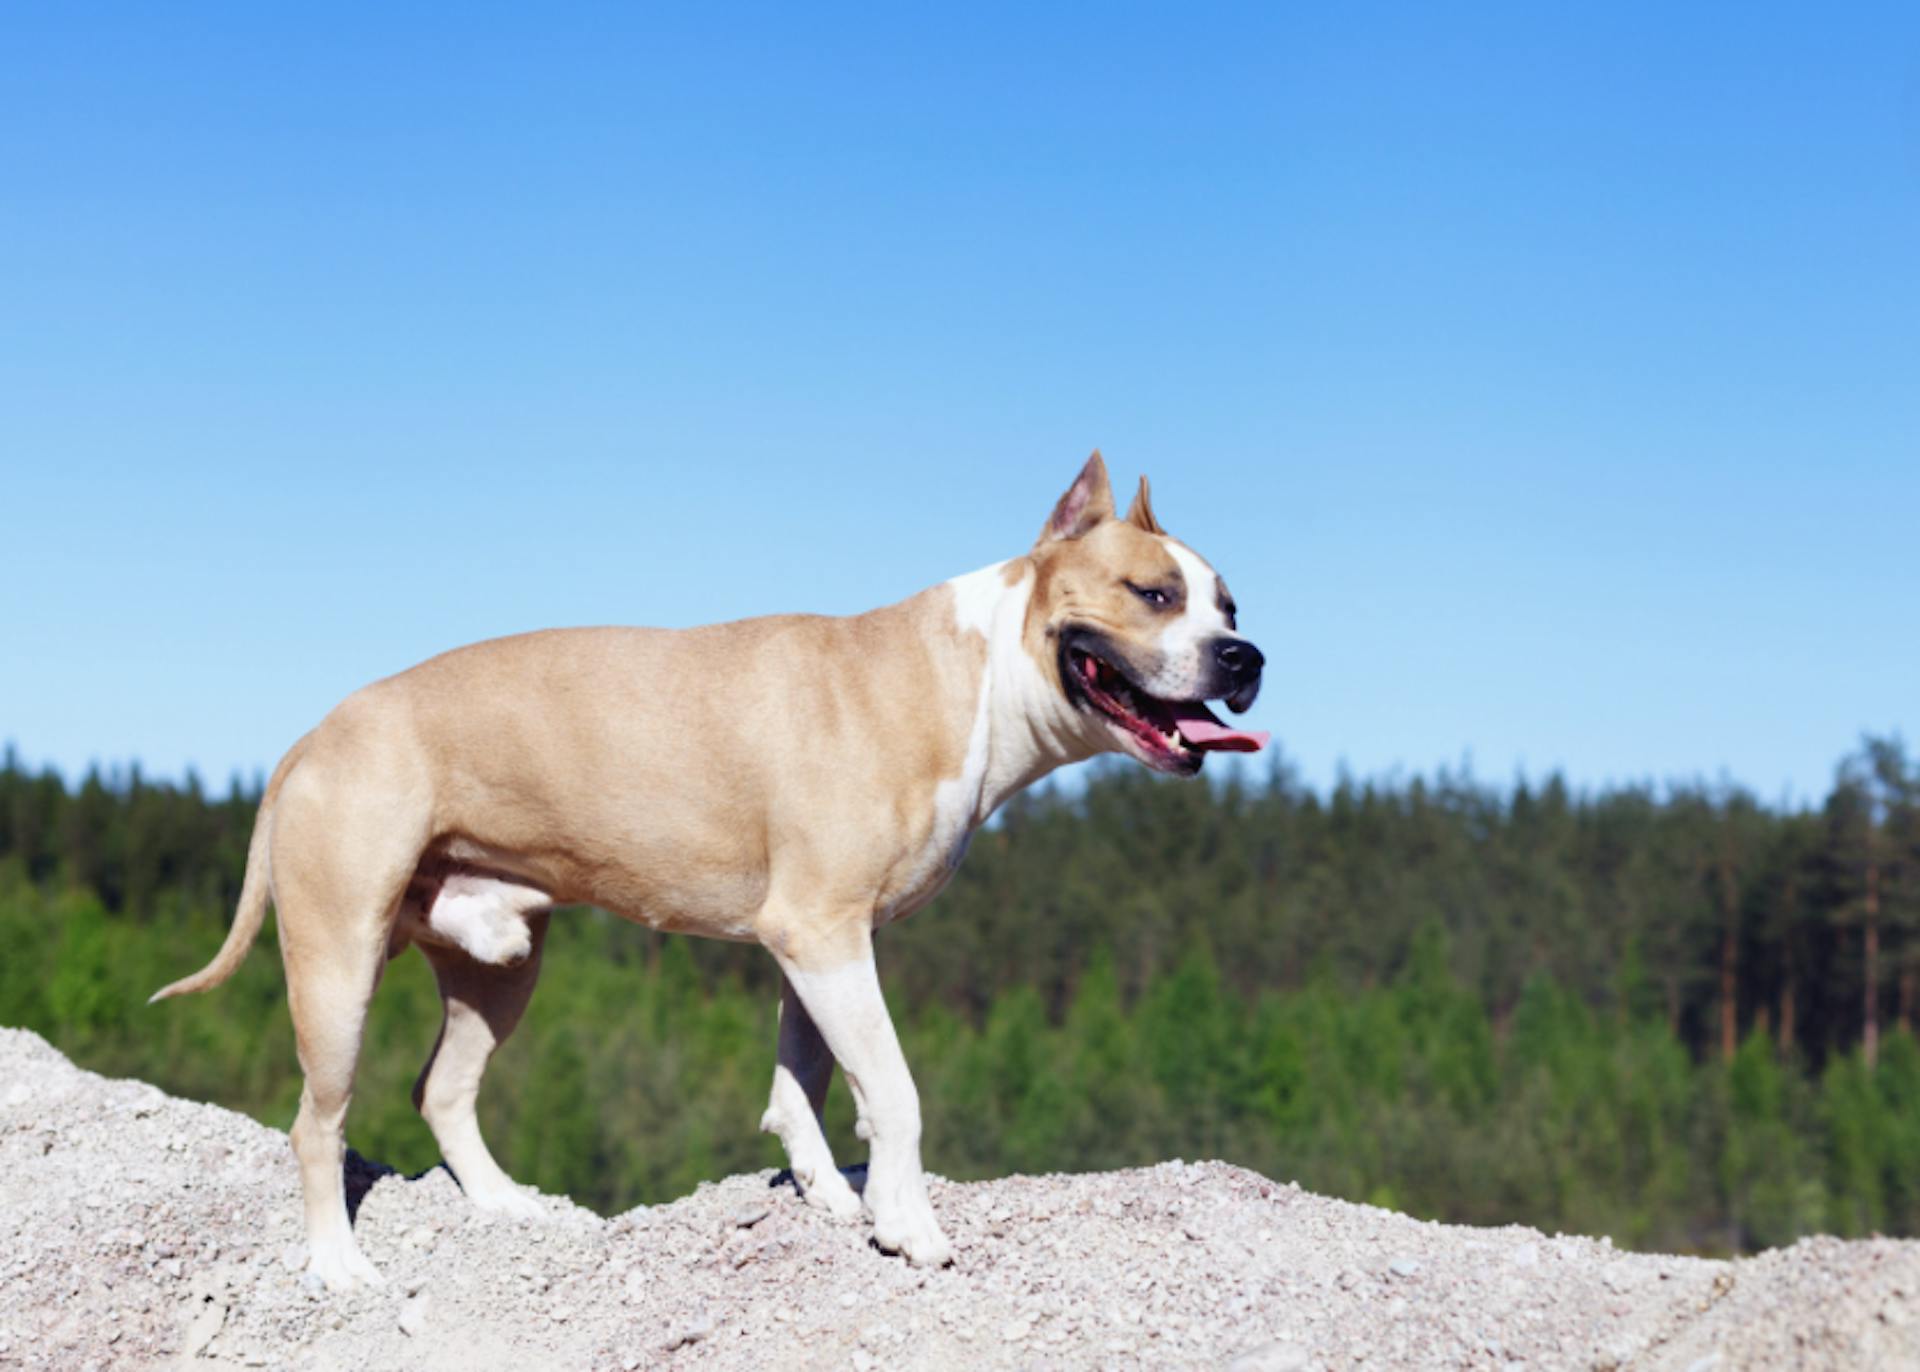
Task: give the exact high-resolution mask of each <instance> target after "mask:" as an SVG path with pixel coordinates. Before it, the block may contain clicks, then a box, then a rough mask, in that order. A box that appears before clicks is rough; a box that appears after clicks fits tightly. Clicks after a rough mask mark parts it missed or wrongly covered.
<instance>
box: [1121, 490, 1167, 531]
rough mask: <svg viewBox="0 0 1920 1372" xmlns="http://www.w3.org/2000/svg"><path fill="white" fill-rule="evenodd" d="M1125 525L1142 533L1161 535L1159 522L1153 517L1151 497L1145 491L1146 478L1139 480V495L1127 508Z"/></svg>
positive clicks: (1150, 494) (1149, 493)
mask: <svg viewBox="0 0 1920 1372" xmlns="http://www.w3.org/2000/svg"><path fill="white" fill-rule="evenodd" d="M1127 523H1129V524H1131V525H1133V527H1134V528H1136V529H1139V530H1140V531H1141V532H1143V533H1149V534H1163V533H1165V532H1166V530H1165V529H1163V528H1161V527H1160V521H1159V520H1157V519H1155V518H1154V517H1153V495H1152V493H1151V492H1149V491H1148V490H1147V479H1146V477H1144V476H1143V477H1141V478H1140V493H1139V494H1138V495H1136V496H1134V498H1133V504H1131V505H1129V506H1128V507H1127Z"/></svg>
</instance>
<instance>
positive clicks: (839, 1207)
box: [800, 1167, 866, 1220]
mask: <svg viewBox="0 0 1920 1372" xmlns="http://www.w3.org/2000/svg"><path fill="white" fill-rule="evenodd" d="M800 1197H801V1199H802V1200H804V1201H806V1203H807V1204H808V1205H811V1206H813V1207H814V1208H815V1209H816V1210H824V1211H826V1212H827V1213H828V1214H829V1215H832V1216H833V1217H834V1218H835V1219H837V1220H857V1219H859V1218H860V1217H861V1215H862V1214H863V1213H865V1209H866V1207H864V1206H863V1205H861V1204H860V1197H859V1196H857V1195H855V1194H854V1190H853V1188H852V1187H851V1186H849V1185H848V1184H847V1179H846V1177H845V1176H843V1175H842V1174H841V1172H840V1169H839V1168H837V1167H829V1168H827V1169H825V1170H824V1171H822V1172H820V1173H819V1174H818V1175H816V1176H814V1177H813V1178H811V1179H810V1180H808V1181H807V1182H806V1183H804V1184H803V1186H802V1188H801V1192H800Z"/></svg>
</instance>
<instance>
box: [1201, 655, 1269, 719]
mask: <svg viewBox="0 0 1920 1372" xmlns="http://www.w3.org/2000/svg"><path fill="white" fill-rule="evenodd" d="M1266 661H1267V659H1266V655H1265V654H1263V653H1262V652H1261V651H1260V650H1259V649H1258V648H1256V647H1254V646H1253V644H1251V643H1249V642H1248V641H1247V640H1246V639H1244V638H1224V637H1222V638H1216V639H1215V640H1214V641H1213V669H1214V671H1215V673H1216V674H1217V675H1216V680H1217V681H1218V682H1219V683H1220V685H1221V687H1222V688H1223V689H1220V690H1218V691H1213V692H1209V694H1210V695H1213V696H1215V697H1216V698H1219V697H1224V698H1225V700H1226V702H1227V708H1228V709H1229V710H1231V711H1233V712H1234V713H1235V714H1236V715H1243V714H1245V713H1246V712H1247V711H1248V710H1249V709H1250V708H1252V706H1253V702H1254V699H1255V698H1256V697H1257V696H1259V694H1260V669H1261V668H1262V667H1263V666H1265V665H1266Z"/></svg>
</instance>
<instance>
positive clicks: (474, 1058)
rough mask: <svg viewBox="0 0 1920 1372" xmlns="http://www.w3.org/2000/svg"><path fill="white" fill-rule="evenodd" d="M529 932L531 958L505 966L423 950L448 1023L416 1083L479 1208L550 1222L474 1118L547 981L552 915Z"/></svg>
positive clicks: (531, 921)
mask: <svg viewBox="0 0 1920 1372" xmlns="http://www.w3.org/2000/svg"><path fill="white" fill-rule="evenodd" d="M527 932H528V934H529V935H530V937H531V940H532V947H531V950H530V951H529V952H528V954H527V956H526V957H525V958H524V959H522V960H521V961H519V962H516V963H512V964H508V965H504V966H502V965H496V964H491V963H484V962H481V961H479V960H477V959H475V958H474V957H472V956H471V955H470V954H468V953H467V952H465V951H464V950H462V949H459V948H453V947H448V946H445V945H440V946H436V945H434V944H429V943H422V944H421V945H420V951H421V952H423V953H425V954H426V955H427V961H428V962H430V963H432V964H433V975H434V977H435V978H436V979H437V980H438V981H439V983H440V998H441V1000H442V1002H443V1003H444V1005H445V1008H446V1017H445V1019H444V1020H442V1022H441V1025H440V1037H439V1039H438V1041H437V1042H435V1044H434V1045H433V1052H432V1053H431V1054H430V1055H429V1056H428V1058H427V1065H426V1066H425V1067H423V1068H421V1069H420V1080H419V1081H417V1082H416V1083H414V1087H413V1103H414V1106H415V1108H416V1109H418V1110H419V1111H420V1113H421V1114H422V1115H424V1116H425V1117H426V1120H427V1123H428V1125H429V1126H431V1127H432V1129H433V1136H434V1138H435V1139H437V1140H438V1141H439V1144H440V1155H441V1156H442V1157H444V1158H445V1159H446V1160H447V1166H448V1167H450V1168H452V1169H453V1175H454V1176H455V1177H457V1178H459V1181H460V1187H461V1189H462V1190H463V1191H465V1192H466V1193H467V1198H468V1199H469V1200H471V1201H472V1202H473V1203H474V1205H476V1206H477V1207H479V1208H480V1209H482V1210H490V1211H493V1212H494V1213H496V1214H503V1215H509V1216H513V1217H515V1218H519V1219H545V1218H546V1217H547V1212H546V1209H545V1208H544V1207H543V1206H542V1205H541V1204H540V1202H539V1201H537V1200H535V1199H534V1198H533V1197H532V1196H530V1195H528V1194H527V1193H526V1192H524V1191H522V1190H521V1189H520V1188H519V1187H517V1186H516V1185H514V1182H513V1178H511V1177H509V1176H508V1175H507V1174H506V1173H505V1172H504V1171H502V1170H501V1167H500V1164H499V1163H497V1162H495V1161H494V1159H493V1154H492V1153H490V1152H488V1151H487V1144H486V1140H484V1139H483V1138H481V1137H480V1121H479V1119H478V1118H477V1117H476V1116H475V1114H474V1102H475V1101H476V1100H477V1099H478V1098H479V1095H480V1078H481V1075H482V1074H483V1073H484V1072H485V1071H486V1070H487V1061H488V1059H489V1058H491V1057H492V1056H493V1050H494V1049H496V1048H498V1047H499V1046H500V1045H501V1044H502V1043H505V1042H506V1040H507V1035H509V1034H511V1033H512V1032H513V1030H514V1026H515V1025H517V1024H519V1023H520V1016H521V1014H522V1013H524V1012H525V1010H526V1008H527V1001H528V1000H529V999H531V998H532V996H533V987H534V983H535V982H536V981H538V980H539V978H540V950H541V947H542V946H543V945H544V944H545V942H546V935H547V914H546V912H544V911H542V912H540V913H538V914H534V915H531V916H528V918H527Z"/></svg>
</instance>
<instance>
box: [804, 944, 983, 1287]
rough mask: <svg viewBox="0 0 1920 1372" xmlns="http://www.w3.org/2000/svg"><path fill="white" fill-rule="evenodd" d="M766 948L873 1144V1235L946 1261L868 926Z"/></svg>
mask: <svg viewBox="0 0 1920 1372" xmlns="http://www.w3.org/2000/svg"><path fill="white" fill-rule="evenodd" d="M774 956H775V957H777V958H778V959H779V960H780V967H781V970H782V971H783V972H785V973H786V975H787V981H788V983H789V984H790V985H791V986H792V987H793V989H794V992H795V993H796V994H797V995H798V996H799V997H800V1001H801V1004H803V1005H804V1006H805V1007H806V1009H807V1013H808V1015H809V1016H810V1017H811V1018H812V1020H813V1022H814V1024H815V1025H816V1026H817V1027H818V1029H819V1031H820V1036H821V1037H822V1038H823V1039H825V1040H826V1044H827V1047H828V1048H830V1049H832V1050H833V1056H834V1057H835V1058H836V1059H838V1060H839V1063H840V1067H841V1069H842V1070H843V1071H845V1072H846V1074H847V1085H848V1086H850V1087H851V1088H852V1090H853V1099H854V1103H855V1105H856V1106H857V1107H858V1108H859V1111H860V1122H859V1126H858V1132H859V1133H860V1135H861V1136H862V1137H863V1138H865V1139H867V1140H868V1141H869V1142H870V1144H871V1146H872V1156H871V1160H870V1162H869V1164H868V1167H867V1189H866V1202H867V1208H868V1209H869V1210H871V1211H872V1212H873V1238H874V1242H876V1243H877V1244H879V1245H880V1247H882V1248H884V1249H886V1250H887V1251H888V1252H890V1253H902V1254H905V1255H906V1258H907V1260H908V1261H909V1262H911V1263H913V1264H914V1265H915V1266H916V1267H924V1266H939V1265H940V1264H943V1263H947V1262H951V1261H952V1260H953V1246H952V1245H951V1244H950V1243H948V1242H947V1236H946V1235H945V1234H944V1233H942V1232H941V1230H940V1224H939V1221H937V1220H935V1219H934V1217H933V1206H932V1205H931V1204H930V1203H929V1201H928V1200H927V1179H926V1175H925V1173H923V1172H922V1171H921V1170H920V1097H919V1094H918V1093H917V1092H916V1091H915V1090H914V1086H913V1076H912V1074H911V1073H909V1072H908V1071H907V1060H906V1057H905V1055H904V1054H902V1053H901V1051H900V1040H899V1038H898V1037H897V1036H896V1035H895V1034H894V1032H893V1020H892V1019H891V1018H890V1017H889V1016H888V1014H887V1003H886V1001H885V1000H884V999H882V997H881V995H880V978H879V975H878V973H877V972H876V971H875V968H874V965H873V943H872V937H871V934H870V933H869V932H868V930H867V929H865V928H864V927H862V928H859V929H858V930H857V932H855V930H854V928H852V927H851V926H848V925H843V926H840V929H839V930H837V931H835V933H834V934H833V935H829V936H827V937H822V938H816V939H810V940H796V941H794V942H793V943H792V944H790V945H789V947H788V948H786V949H781V948H780V947H778V946H777V945H776V946H775V952H774Z"/></svg>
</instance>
